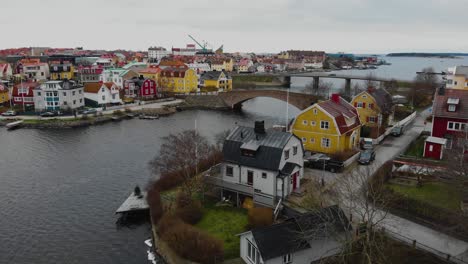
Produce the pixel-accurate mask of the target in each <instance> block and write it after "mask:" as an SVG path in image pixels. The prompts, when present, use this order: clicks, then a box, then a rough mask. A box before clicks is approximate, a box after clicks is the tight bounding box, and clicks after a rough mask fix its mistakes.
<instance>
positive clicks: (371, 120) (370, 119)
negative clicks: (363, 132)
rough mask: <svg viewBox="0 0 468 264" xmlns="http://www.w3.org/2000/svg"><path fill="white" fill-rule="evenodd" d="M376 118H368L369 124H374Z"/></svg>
mask: <svg viewBox="0 0 468 264" xmlns="http://www.w3.org/2000/svg"><path fill="white" fill-rule="evenodd" d="M376 119H377V118H376V117H375V116H369V122H371V123H375V122H376Z"/></svg>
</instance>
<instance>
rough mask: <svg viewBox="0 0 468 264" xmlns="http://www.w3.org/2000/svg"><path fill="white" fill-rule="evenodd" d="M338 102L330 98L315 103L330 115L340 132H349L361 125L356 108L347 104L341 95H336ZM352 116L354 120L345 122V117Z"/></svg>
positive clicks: (349, 117)
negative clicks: (349, 122) (350, 122)
mask: <svg viewBox="0 0 468 264" xmlns="http://www.w3.org/2000/svg"><path fill="white" fill-rule="evenodd" d="M338 100H339V102H338V103H337V102H334V101H333V100H332V99H330V100H327V101H323V102H320V103H317V105H318V106H320V107H321V108H322V109H323V110H324V111H326V112H327V113H328V114H329V115H331V116H332V117H333V118H334V119H335V121H336V124H337V125H338V129H339V130H340V133H341V134H346V133H347V132H350V131H351V130H353V129H354V128H356V127H359V126H360V125H361V121H360V120H359V115H358V112H357V110H356V108H354V107H353V106H352V105H351V104H349V103H348V102H347V101H346V100H344V99H343V98H341V97H338ZM352 118H354V122H353V123H352V124H349V125H348V124H346V119H352Z"/></svg>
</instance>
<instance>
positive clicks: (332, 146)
mask: <svg viewBox="0 0 468 264" xmlns="http://www.w3.org/2000/svg"><path fill="white" fill-rule="evenodd" d="M322 123H323V124H322ZM292 133H293V134H294V135H296V136H297V137H299V139H301V140H302V144H303V145H304V149H305V150H308V151H311V152H321V153H327V154H336V153H340V152H344V151H348V150H352V149H353V148H355V147H356V146H357V145H358V143H359V137H360V126H357V127H356V128H354V129H352V130H351V131H348V132H347V133H346V134H344V135H343V134H341V133H340V131H339V130H338V128H337V124H336V122H335V118H334V117H332V116H330V115H329V114H328V113H327V112H326V111H324V110H323V109H322V108H321V107H320V106H319V105H318V104H314V105H313V106H311V107H309V108H307V109H306V110H304V111H303V112H301V113H300V114H299V115H298V116H297V117H296V119H295V121H294V123H293V125H292Z"/></svg>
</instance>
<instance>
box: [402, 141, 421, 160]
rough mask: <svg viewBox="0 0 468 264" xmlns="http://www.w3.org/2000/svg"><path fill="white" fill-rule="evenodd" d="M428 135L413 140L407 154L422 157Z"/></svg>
mask: <svg viewBox="0 0 468 264" xmlns="http://www.w3.org/2000/svg"><path fill="white" fill-rule="evenodd" d="M425 140H426V137H418V138H417V139H416V141H413V142H412V143H411V145H410V146H409V148H408V150H406V152H405V154H404V155H405V156H411V157H418V158H422V156H423V152H424V141H425Z"/></svg>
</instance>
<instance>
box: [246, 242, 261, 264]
mask: <svg viewBox="0 0 468 264" xmlns="http://www.w3.org/2000/svg"><path fill="white" fill-rule="evenodd" d="M247 258H248V259H249V260H250V261H251V262H252V263H254V264H259V263H260V254H259V253H258V250H257V249H256V248H255V246H254V245H253V244H252V242H250V241H248V240H247Z"/></svg>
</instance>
